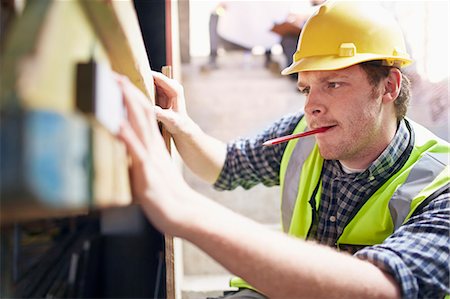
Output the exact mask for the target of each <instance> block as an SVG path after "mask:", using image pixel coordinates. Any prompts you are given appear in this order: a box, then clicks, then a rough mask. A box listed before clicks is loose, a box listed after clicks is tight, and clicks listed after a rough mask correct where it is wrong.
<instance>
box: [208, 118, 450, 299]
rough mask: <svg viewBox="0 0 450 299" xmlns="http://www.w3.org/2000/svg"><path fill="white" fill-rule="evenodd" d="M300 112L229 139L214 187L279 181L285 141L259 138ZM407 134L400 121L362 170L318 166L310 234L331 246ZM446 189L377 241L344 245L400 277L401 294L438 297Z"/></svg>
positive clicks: (445, 279)
mask: <svg viewBox="0 0 450 299" xmlns="http://www.w3.org/2000/svg"><path fill="white" fill-rule="evenodd" d="M301 117H302V114H301V113H298V114H293V115H288V116H286V117H284V118H282V119H281V120H279V121H278V122H276V123H274V124H273V125H272V126H270V127H269V128H267V129H266V130H265V131H263V132H262V133H261V134H259V135H257V136H256V137H254V138H251V139H239V140H237V141H235V142H233V143H230V144H228V153H227V159H226V161H225V164H224V167H223V169H222V172H221V174H220V176H219V178H218V180H217V181H216V183H215V184H214V187H215V188H216V189H218V190H232V189H234V188H236V187H238V186H241V187H243V188H244V189H249V188H251V187H253V186H255V185H256V184H259V183H262V184H264V185H266V186H275V185H279V184H280V179H279V171H280V163H281V158H282V156H283V153H284V150H285V148H286V143H282V144H278V145H275V146H270V147H263V146H262V145H261V144H262V143H263V142H264V141H266V140H268V139H272V138H275V137H279V136H283V135H288V134H291V133H292V132H293V131H294V129H295V127H296V125H297V123H298V122H299V121H300V119H301ZM410 137H411V134H410V132H409V131H408V129H407V127H406V125H405V122H404V121H402V122H401V124H400V126H399V129H398V130H397V133H396V135H395V137H394V139H393V140H392V142H391V143H390V145H389V146H388V147H387V148H386V149H385V150H384V152H383V153H382V154H381V155H380V156H379V157H378V158H377V159H376V160H375V161H374V162H373V163H372V164H371V165H370V166H369V168H367V169H366V170H365V171H363V172H361V173H353V174H348V173H345V172H344V171H343V169H342V167H341V165H340V163H339V162H338V161H334V160H325V161H324V166H323V172H322V198H321V200H320V206H319V210H318V215H317V216H318V217H315V218H316V219H317V222H316V223H314V224H313V229H312V233H311V235H310V238H311V239H315V240H316V241H317V242H319V243H320V244H324V245H328V246H332V247H334V246H335V243H336V240H337V239H338V237H339V235H340V234H341V233H342V231H343V229H344V227H345V225H346V223H347V222H348V220H349V219H350V218H351V217H352V215H353V213H354V212H355V211H357V209H359V208H360V207H359V204H360V203H361V202H363V201H364V199H365V198H367V197H368V196H370V194H372V192H373V191H374V189H376V188H377V187H378V186H379V185H380V183H382V182H383V181H384V180H385V179H386V178H388V177H389V176H390V174H392V173H393V172H395V171H396V170H397V169H398V167H400V165H401V164H402V163H401V162H402V160H403V159H407V155H403V153H404V152H405V150H406V149H407V147H408V144H409V139H410ZM449 215H450V190H449V188H447V189H446V190H444V192H441V194H439V195H438V196H437V197H436V198H435V199H434V200H432V201H430V202H428V203H427V204H425V205H423V206H421V207H419V208H418V209H417V210H416V211H415V213H414V214H413V216H412V217H411V218H410V219H409V220H408V221H407V223H405V224H404V225H402V226H401V227H400V228H399V229H398V230H396V231H395V232H394V233H393V234H392V235H391V236H390V237H388V238H387V239H386V240H385V241H384V242H383V243H382V244H378V245H374V246H368V247H365V248H348V250H349V251H350V252H352V253H354V255H355V256H356V257H358V258H360V259H364V260H367V261H370V262H371V263H373V264H375V265H376V266H377V267H379V268H381V269H383V270H384V271H387V272H389V273H391V274H392V275H393V277H394V278H395V279H396V280H397V281H398V282H399V284H400V286H401V289H402V294H403V297H404V298H443V297H444V296H445V294H448V293H450V288H449V258H450V254H449V251H450V248H449V244H450V238H449V235H450V219H449Z"/></svg>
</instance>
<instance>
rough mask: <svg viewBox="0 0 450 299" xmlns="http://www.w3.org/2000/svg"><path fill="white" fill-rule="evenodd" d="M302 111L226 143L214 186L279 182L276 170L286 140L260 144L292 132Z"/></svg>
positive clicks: (217, 187)
mask: <svg viewBox="0 0 450 299" xmlns="http://www.w3.org/2000/svg"><path fill="white" fill-rule="evenodd" d="M302 117H303V113H297V114H291V115H288V116H285V117H283V118H281V119H280V120H278V121H277V122H275V123H273V124H272V125H271V126H269V127H268V128H266V129H265V130H264V131H263V132H262V133H260V134H258V135H256V136H254V137H252V138H241V139H238V140H236V141H234V142H232V143H229V144H228V145H227V156H226V159H225V163H224V166H223V168H222V171H221V173H220V175H219V177H218V179H217V180H216V182H215V183H214V188H215V189H217V190H233V189H235V188H236V187H238V186H241V187H242V188H244V189H250V188H251V187H253V186H255V185H257V184H259V183H262V184H264V185H265V186H276V185H279V184H280V182H279V181H280V180H279V170H280V164H281V158H282V156H283V153H284V150H285V148H286V144H287V143H286V142H285V143H281V144H277V145H274V146H263V145H262V144H263V142H264V141H267V140H269V139H273V138H276V137H280V136H284V135H288V134H291V133H292V132H293V131H294V129H295V127H296V126H297V124H298V122H299V121H300V119H301V118H302Z"/></svg>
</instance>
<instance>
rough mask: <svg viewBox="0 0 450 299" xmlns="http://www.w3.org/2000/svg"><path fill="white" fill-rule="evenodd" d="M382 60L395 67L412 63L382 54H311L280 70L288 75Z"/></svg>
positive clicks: (406, 59)
mask: <svg viewBox="0 0 450 299" xmlns="http://www.w3.org/2000/svg"><path fill="white" fill-rule="evenodd" d="M373 60H383V61H387V62H389V61H390V62H391V63H386V65H393V66H397V67H404V66H407V65H409V64H411V63H412V60H411V59H408V58H405V57H398V56H390V57H386V56H384V55H376V54H357V55H355V56H351V57H339V56H334V55H330V56H329V55H327V56H313V57H306V58H302V59H300V60H299V61H296V62H293V63H292V64H291V65H290V66H288V67H287V68H285V69H284V70H282V71H281V74H282V75H290V74H294V73H299V72H305V71H331V70H339V69H343V68H346V67H350V66H352V65H355V64H358V63H361V62H366V61H373Z"/></svg>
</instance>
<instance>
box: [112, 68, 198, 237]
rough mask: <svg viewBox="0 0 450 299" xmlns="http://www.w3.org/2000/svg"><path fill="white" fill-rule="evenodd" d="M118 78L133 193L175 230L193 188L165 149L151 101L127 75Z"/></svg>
mask: <svg viewBox="0 0 450 299" xmlns="http://www.w3.org/2000/svg"><path fill="white" fill-rule="evenodd" d="M116 78H117V81H118V83H119V86H120V87H121V89H122V92H123V98H124V104H125V107H126V109H127V112H128V120H125V121H124V122H123V124H122V126H121V129H120V131H119V134H118V137H119V139H121V140H122V141H123V142H124V143H125V145H126V147H127V150H128V153H129V154H130V156H131V159H132V165H131V170H130V171H131V179H132V191H133V196H134V197H135V198H136V199H137V200H138V201H139V202H140V203H141V204H142V207H143V209H144V211H145V213H146V214H147V217H148V218H149V219H150V221H152V222H153V224H154V225H155V226H156V227H157V228H159V229H160V230H162V231H165V232H168V233H171V234H175V233H176V231H175V230H176V228H177V224H176V223H175V222H176V220H177V219H183V217H186V215H184V214H186V213H188V212H189V209H186V208H183V205H184V204H186V203H185V201H183V198H184V196H186V195H188V194H190V192H192V189H190V188H189V187H188V186H187V184H186V183H185V181H184V180H183V178H182V177H181V174H180V173H179V171H178V170H177V169H176V167H175V165H174V164H173V162H172V160H171V158H170V156H169V153H168V152H167V150H166V147H165V144H164V141H163V139H162V136H161V134H160V131H159V128H158V125H157V122H156V117H155V112H154V107H153V106H152V104H151V103H150V101H149V100H148V99H147V98H146V97H145V95H144V94H143V93H142V92H141V91H140V90H139V89H138V88H136V87H135V86H134V85H133V84H132V83H131V82H130V81H129V80H128V78H126V77H123V76H116ZM179 214H183V216H182V215H179Z"/></svg>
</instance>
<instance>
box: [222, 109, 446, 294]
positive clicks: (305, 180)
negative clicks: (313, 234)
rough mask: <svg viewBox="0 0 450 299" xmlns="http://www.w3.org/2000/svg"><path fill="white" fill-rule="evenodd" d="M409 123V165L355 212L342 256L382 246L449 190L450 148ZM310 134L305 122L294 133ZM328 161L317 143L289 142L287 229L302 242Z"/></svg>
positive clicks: (283, 179)
mask: <svg viewBox="0 0 450 299" xmlns="http://www.w3.org/2000/svg"><path fill="white" fill-rule="evenodd" d="M405 123H406V126H407V127H408V129H409V130H410V132H411V134H414V146H413V148H412V151H411V153H410V155H409V158H408V160H407V161H406V162H405V164H404V165H403V167H402V168H401V169H400V170H399V171H397V172H396V173H395V174H393V175H392V176H391V177H390V178H389V179H388V180H387V181H386V182H385V183H384V184H383V185H382V186H381V187H380V188H379V189H378V190H377V191H376V192H375V193H374V194H373V195H372V196H371V197H370V198H368V199H367V201H366V202H365V203H364V204H363V205H362V207H361V208H360V209H359V210H358V211H355V212H356V214H355V215H354V217H353V218H352V219H351V220H350V222H349V223H348V224H347V225H346V227H345V228H344V231H343V233H342V234H341V236H339V238H338V240H337V243H336V246H337V249H338V250H339V249H340V247H341V246H344V245H353V246H355V245H356V246H361V245H362V246H369V245H375V244H380V243H382V242H383V241H384V240H385V239H386V238H387V237H389V236H390V235H392V233H393V232H394V231H395V230H396V229H397V228H398V227H400V226H401V225H402V224H403V223H405V222H406V221H407V220H408V219H409V218H410V217H411V215H412V214H413V213H414V211H415V210H416V208H417V207H418V206H419V205H420V204H421V203H422V202H423V201H424V200H425V199H427V198H428V197H429V196H430V195H432V194H433V193H435V192H436V191H438V190H440V189H443V188H447V187H448V184H449V183H450V174H449V173H450V172H449V167H448V160H449V157H450V145H449V144H448V143H447V142H445V141H443V140H441V139H439V138H437V137H436V136H435V135H433V134H432V133H431V132H429V131H428V130H427V129H425V128H424V127H422V126H420V125H418V124H415V123H413V122H412V121H409V120H405ZM411 126H412V127H413V128H414V130H411V128H410V127H411ZM305 129H306V121H305V118H304V117H303V118H302V120H301V121H300V122H299V124H298V125H297V127H296V129H295V130H294V133H298V132H302V131H304V130H305ZM323 161H324V160H323V158H322V157H321V156H320V154H319V150H318V148H317V145H316V144H315V139H314V138H304V139H294V140H291V141H289V143H288V144H287V146H286V149H285V152H284V154H283V157H282V161H281V166H280V184H281V190H282V205H281V211H282V226H283V230H284V231H285V232H287V233H288V234H290V235H293V236H296V237H299V238H301V239H306V238H307V236H308V232H309V230H310V228H311V226H312V222H313V215H314V214H315V212H316V211H317V209H318V207H319V204H320V197H321V171H322V166H323ZM300 190H301V191H300ZM230 285H231V286H233V287H238V288H250V289H253V290H255V289H254V288H253V287H252V286H250V285H249V284H248V283H246V282H245V281H244V280H242V279H241V278H238V277H235V278H232V279H231V281H230Z"/></svg>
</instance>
